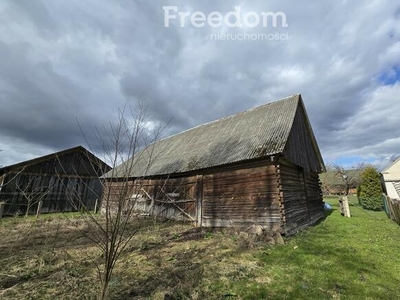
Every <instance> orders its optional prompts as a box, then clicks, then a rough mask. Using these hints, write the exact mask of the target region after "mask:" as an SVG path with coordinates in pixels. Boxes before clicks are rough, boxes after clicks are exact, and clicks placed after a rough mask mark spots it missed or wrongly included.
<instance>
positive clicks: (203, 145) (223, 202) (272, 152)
mask: <svg viewBox="0 0 400 300" xmlns="http://www.w3.org/2000/svg"><path fill="white" fill-rule="evenodd" d="M130 163H133V164H132V165H134V168H133V169H132V170H130V172H129V174H126V172H125V171H124V170H126V168H125V166H126V164H122V165H120V166H118V167H117V168H115V169H114V170H112V171H110V172H109V173H107V174H105V177H106V178H107V179H108V188H109V190H108V192H110V191H111V193H118V189H119V188H120V187H121V184H122V182H125V180H127V179H128V180H129V182H130V183H131V187H132V191H131V196H130V200H131V201H134V202H135V206H136V207H137V208H138V209H140V210H144V211H148V212H149V213H151V214H157V215H161V216H163V217H166V218H171V219H175V220H183V221H192V222H195V223H196V225H197V226H205V227H232V226H248V225H252V224H255V225H261V226H263V227H264V228H266V229H268V230H280V231H281V232H283V233H286V234H291V233H293V232H295V231H296V230H298V229H299V228H302V227H305V226H307V225H310V224H312V223H315V222H316V221H317V220H319V219H320V218H321V217H323V215H324V209H323V202H322V195H321V189H320V182H319V179H318V174H319V173H321V172H323V171H324V170H325V166H324V163H323V160H322V157H321V154H320V151H319V148H318V145H317V141H316V139H315V136H314V134H313V131H312V128H311V125H310V122H309V119H308V117H307V113H306V109H305V107H304V103H303V100H302V98H301V95H293V96H290V97H288V98H285V99H282V100H279V101H276V102H273V103H268V104H265V105H262V106H259V107H256V108H254V109H250V110H248V111H245V112H241V113H238V114H236V115H232V116H228V117H226V118H222V119H219V120H216V121H213V122H210V123H206V124H203V125H200V126H197V127H194V128H192V129H189V130H186V131H184V132H181V133H178V134H175V135H173V136H170V137H168V138H165V139H162V140H160V141H158V142H156V143H153V144H151V145H150V146H148V147H147V148H146V149H144V150H143V151H141V152H139V153H138V154H136V155H135V156H134V158H132V159H131V161H130ZM127 201H129V199H127Z"/></svg>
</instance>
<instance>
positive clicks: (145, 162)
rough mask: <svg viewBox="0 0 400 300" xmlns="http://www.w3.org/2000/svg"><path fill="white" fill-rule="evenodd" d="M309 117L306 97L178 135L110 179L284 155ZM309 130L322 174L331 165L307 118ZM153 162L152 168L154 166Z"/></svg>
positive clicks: (136, 158) (119, 169) (151, 148)
mask: <svg viewBox="0 0 400 300" xmlns="http://www.w3.org/2000/svg"><path fill="white" fill-rule="evenodd" d="M299 107H301V108H302V112H301V114H305V109H304V104H303V101H302V98H301V95H300V94H297V95H293V96H290V97H287V98H284V99H281V100H279V101H276V102H272V103H268V104H265V105H262V106H259V107H256V108H253V109H250V110H247V111H244V112H241V113H238V114H236V115H231V116H228V117H225V118H222V119H219V120H216V121H213V122H209V123H206V124H203V125H199V126H197V127H194V128H191V129H189V130H186V131H183V132H181V133H178V134H175V135H172V136H170V137H168V138H165V139H162V140H160V141H157V142H155V143H153V144H152V145H150V146H148V147H147V148H146V149H144V150H143V151H141V152H139V153H138V154H136V155H135V156H134V157H133V158H131V159H130V160H128V161H127V162H126V163H125V164H121V165H120V166H118V167H116V168H115V169H114V170H112V171H110V172H108V173H107V174H105V175H104V177H107V178H111V177H124V176H126V174H125V173H124V170H126V169H127V165H133V166H134V167H133V168H132V170H131V171H130V174H129V176H130V177H142V176H152V175H167V174H172V173H183V172H189V171H194V170H199V169H206V168H211V167H215V166H220V165H226V164H231V163H235V162H239V161H244V160H250V159H255V158H262V157H268V156H271V155H276V154H283V152H284V150H285V146H286V144H287V141H288V139H289V135H290V133H291V130H292V125H293V122H294V120H295V116H296V114H298V109H299ZM302 120H304V122H303V123H306V124H304V128H305V129H304V130H305V131H307V133H308V136H309V139H310V140H311V144H312V146H311V147H313V148H314V149H313V151H314V153H315V156H316V157H317V158H316V160H317V161H318V165H319V167H318V169H319V170H316V171H321V170H324V168H325V166H324V164H323V160H322V157H321V154H320V151H319V149H318V145H317V143H316V141H315V137H314V134H313V133H312V130H311V126H310V124H309V121H308V117H307V115H306V114H305V116H304V118H303V119H302ZM149 162H150V163H149Z"/></svg>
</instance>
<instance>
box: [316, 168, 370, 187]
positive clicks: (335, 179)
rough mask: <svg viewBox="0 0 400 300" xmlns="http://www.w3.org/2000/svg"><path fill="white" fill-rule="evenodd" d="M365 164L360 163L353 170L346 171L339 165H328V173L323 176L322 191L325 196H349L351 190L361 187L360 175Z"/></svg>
mask: <svg viewBox="0 0 400 300" xmlns="http://www.w3.org/2000/svg"><path fill="white" fill-rule="evenodd" d="M364 167H365V166H364V164H363V163H360V164H358V165H356V166H354V167H352V168H351V169H345V168H344V167H343V166H342V165H339V164H332V163H331V164H327V165H326V171H327V172H326V173H324V174H322V175H321V189H322V191H323V192H324V194H332V193H333V194H343V195H348V194H349V192H350V189H352V188H356V187H357V186H359V185H360V182H361V177H360V174H361V172H362V170H363V169H364Z"/></svg>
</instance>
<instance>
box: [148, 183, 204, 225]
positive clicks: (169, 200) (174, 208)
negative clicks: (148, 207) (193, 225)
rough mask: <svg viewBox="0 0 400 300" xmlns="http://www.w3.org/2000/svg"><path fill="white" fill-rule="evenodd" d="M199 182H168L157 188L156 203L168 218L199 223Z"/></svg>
mask: <svg viewBox="0 0 400 300" xmlns="http://www.w3.org/2000/svg"><path fill="white" fill-rule="evenodd" d="M196 186H197V182H196V181H195V180H191V181H183V180H168V181H167V182H165V184H163V185H158V186H157V191H156V197H155V202H156V203H157V206H159V207H162V211H161V212H162V215H163V216H164V217H166V218H172V219H175V220H184V221H191V222H197V216H196V212H197V205H196V202H197V191H196Z"/></svg>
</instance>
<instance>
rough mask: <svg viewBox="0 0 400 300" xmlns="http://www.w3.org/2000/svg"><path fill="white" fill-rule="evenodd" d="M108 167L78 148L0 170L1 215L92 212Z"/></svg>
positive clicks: (100, 193)
mask: <svg viewBox="0 0 400 300" xmlns="http://www.w3.org/2000/svg"><path fill="white" fill-rule="evenodd" d="M109 170H110V167H109V166H108V165H107V164H105V163H104V162H102V161H101V160H100V159H98V158H97V157H96V156H94V155H93V154H92V153H90V152H89V151H88V150H86V149H85V148H83V147H81V146H78V147H75V148H71V149H67V150H64V151H60V152H56V153H53V154H50V155H46V156H43V157H39V158H35V159H32V160H28V161H24V162H21V163H17V164H14V165H11V166H7V167H3V168H1V169H0V203H2V205H3V215H9V216H12V215H18V214H24V215H27V214H34V213H36V212H37V210H38V208H39V210H40V212H68V211H77V210H80V209H84V208H86V209H88V210H93V209H94V206H95V202H96V199H101V195H102V191H103V185H102V183H101V182H100V179H99V176H101V175H102V174H103V173H105V172H107V171H109Z"/></svg>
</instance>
